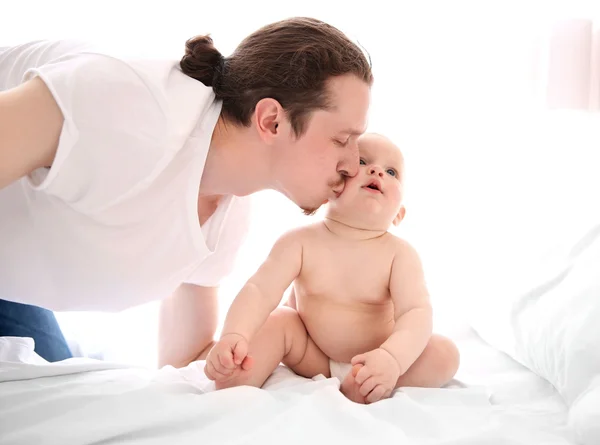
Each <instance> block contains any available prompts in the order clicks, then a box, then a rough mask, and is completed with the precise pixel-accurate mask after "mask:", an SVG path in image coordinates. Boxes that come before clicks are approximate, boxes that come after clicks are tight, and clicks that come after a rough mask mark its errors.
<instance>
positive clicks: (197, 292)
mask: <svg viewBox="0 0 600 445" xmlns="http://www.w3.org/2000/svg"><path fill="white" fill-rule="evenodd" d="M218 290H219V289H218V288H216V287H202V286H196V285H194V284H182V285H181V286H179V288H178V289H177V290H176V291H175V293H174V294H173V295H171V296H170V297H169V298H167V299H166V300H164V301H162V303H161V307H160V317H159V325H158V326H159V328H158V365H159V366H160V367H162V366H165V365H171V366H174V367H175V368H181V367H184V366H187V365H189V364H190V363H191V362H193V361H194V360H196V359H197V358H198V356H199V355H200V354H201V353H202V352H203V351H204V350H205V349H206V348H208V347H209V346H210V345H211V343H212V341H213V337H214V335H215V331H216V330H217V322H218V310H219V302H218Z"/></svg>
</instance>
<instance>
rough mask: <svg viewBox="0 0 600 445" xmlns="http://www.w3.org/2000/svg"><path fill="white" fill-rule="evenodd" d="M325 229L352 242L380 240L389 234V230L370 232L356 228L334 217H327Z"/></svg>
mask: <svg viewBox="0 0 600 445" xmlns="http://www.w3.org/2000/svg"><path fill="white" fill-rule="evenodd" d="M323 224H324V225H325V228H326V229H327V230H329V231H330V232H331V233H333V234H334V235H337V236H339V237H342V238H347V239H352V240H368V239H373V238H379V237H380V236H383V235H385V234H386V233H387V230H370V229H363V228H358V227H354V226H352V225H349V224H346V223H344V222H342V221H340V220H337V219H335V218H334V217H332V216H327V217H325V219H324V220H323Z"/></svg>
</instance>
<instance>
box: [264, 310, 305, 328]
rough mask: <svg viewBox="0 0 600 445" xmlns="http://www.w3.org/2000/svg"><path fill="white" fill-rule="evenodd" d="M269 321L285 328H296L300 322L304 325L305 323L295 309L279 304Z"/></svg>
mask: <svg viewBox="0 0 600 445" xmlns="http://www.w3.org/2000/svg"><path fill="white" fill-rule="evenodd" d="M268 322H269V323H271V324H273V325H276V326H278V327H280V328H282V329H284V330H287V329H289V328H296V327H297V326H298V325H300V324H302V325H303V326H304V323H302V319H301V318H300V315H298V312H297V311H296V310H295V309H292V308H290V307H287V306H279V307H278V308H277V309H275V310H274V311H273V312H271V315H269V320H268Z"/></svg>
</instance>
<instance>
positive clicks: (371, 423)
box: [0, 329, 575, 445]
mask: <svg viewBox="0 0 600 445" xmlns="http://www.w3.org/2000/svg"><path fill="white" fill-rule="evenodd" d="M453 337H454V338H455V339H456V340H457V341H458V343H459V347H460V348H461V353H462V366H461V370H460V372H459V374H458V375H457V377H458V379H460V380H461V381H462V385H461V384H459V383H458V382H457V384H455V385H452V386H451V387H450V388H447V389H442V390H432V389H422V388H406V389H404V390H402V391H398V392H396V394H395V395H394V397H393V398H391V399H389V400H386V401H383V402H379V403H377V404H374V405H371V406H360V405H356V404H353V403H351V402H349V401H347V400H346V399H345V398H344V397H343V396H342V395H341V394H340V393H339V391H338V386H339V382H338V381H337V380H336V379H315V380H314V381H311V380H307V379H303V378H300V377H297V376H294V375H292V374H291V373H290V372H289V371H288V370H287V369H285V368H279V369H278V370H277V371H276V373H275V374H274V375H273V376H272V377H271V379H270V380H269V381H268V382H267V384H266V391H263V390H259V389H254V388H234V389H230V390H226V391H219V392H214V391H212V388H213V386H212V383H211V382H209V381H207V380H206V378H205V377H204V375H203V372H202V365H203V363H202V362H199V363H195V364H192V365H190V366H189V367H187V368H185V369H183V370H175V369H173V368H170V367H166V368H163V369H162V370H160V371H158V372H157V371H152V370H148V369H144V368H133V367H123V366H122V365H119V364H116V365H114V364H110V363H106V362H100V361H94V360H91V359H86V358H85V359H72V360H69V361H65V362H61V363H57V364H46V363H44V362H43V360H41V359H40V358H39V357H38V356H37V355H36V354H35V353H33V352H32V350H31V349H32V344H31V342H28V341H23V339H19V340H17V339H10V338H0V444H2V445H4V444H11V445H13V444H31V443H36V444H40V445H43V444H56V443H60V444H63V445H69V444H78V445H79V444H92V443H94V444H98V443H102V444H112V443H127V444H136V445H137V444H162V443H178V444H188V443H189V444H194V445H197V444H198V443H202V444H261V445H265V444H266V445H268V444H278V445H281V444H296V443H298V444H306V443H311V442H316V443H328V442H330V441H334V443H345V444H347V443H357V444H358V443H360V444H361V445H364V443H365V442H367V443H377V444H387V443H390V444H391V443H394V444H413V443H414V444H428V445H429V444H431V445H433V444H435V445H441V444H444V445H450V444H452V445H488V444H489V445H496V444H497V445H513V444H514V445H517V444H518V445H529V444H542V443H543V444H545V445H573V444H574V443H575V442H573V441H572V440H570V434H569V431H568V428H567V427H566V424H567V414H566V412H567V411H566V407H565V405H564V404H563V403H562V400H561V399H560V397H559V396H558V394H557V393H556V392H555V391H554V389H553V388H552V387H551V386H550V385H549V384H547V383H545V382H544V381H543V380H542V379H539V378H537V377H536V376H535V375H533V374H532V373H531V372H529V371H527V370H526V369H525V368H523V367H522V366H520V365H518V364H516V363H515V362H513V361H512V360H511V359H509V358H508V357H507V356H505V355H504V354H502V353H499V352H496V351H494V350H493V349H491V348H490V347H489V346H486V345H485V344H484V343H483V342H482V341H481V340H479V339H478V337H477V336H476V335H475V334H474V333H473V332H472V331H470V330H467V329H463V330H457V331H455V333H454V335H453Z"/></svg>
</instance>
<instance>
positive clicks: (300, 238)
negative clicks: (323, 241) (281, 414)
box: [279, 223, 319, 244]
mask: <svg viewBox="0 0 600 445" xmlns="http://www.w3.org/2000/svg"><path fill="white" fill-rule="evenodd" d="M318 231H319V228H318V227H317V224H316V223H315V224H307V225H303V226H299V227H294V228H293V229H289V230H287V231H286V232H284V233H283V234H282V235H281V236H280V237H279V242H284V243H289V242H294V243H301V244H303V243H305V242H307V241H309V240H310V239H311V238H314V237H315V235H316V234H317V232H318Z"/></svg>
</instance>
